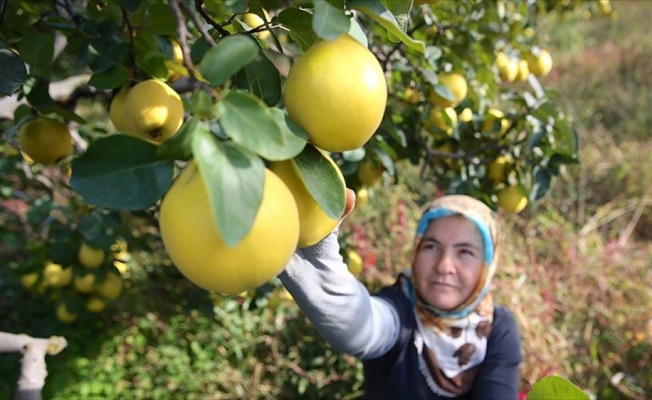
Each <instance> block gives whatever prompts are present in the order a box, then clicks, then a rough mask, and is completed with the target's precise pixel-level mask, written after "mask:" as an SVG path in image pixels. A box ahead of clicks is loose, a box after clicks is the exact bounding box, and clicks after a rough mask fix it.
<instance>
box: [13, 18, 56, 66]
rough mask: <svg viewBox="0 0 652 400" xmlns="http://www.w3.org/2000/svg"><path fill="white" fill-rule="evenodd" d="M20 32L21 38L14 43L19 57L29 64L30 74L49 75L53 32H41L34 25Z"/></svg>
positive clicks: (52, 51)
mask: <svg viewBox="0 0 652 400" xmlns="http://www.w3.org/2000/svg"><path fill="white" fill-rule="evenodd" d="M22 33H23V38H22V40H21V41H20V42H18V43H16V47H17V48H18V54H20V58H22V59H23V61H25V64H27V65H29V67H30V71H29V72H30V74H33V75H39V76H44V77H49V76H50V74H51V73H52V69H51V68H50V64H51V63H52V58H53V57H54V32H53V31H48V32H41V31H39V30H37V29H36V27H29V28H28V29H26V30H25V31H24V32H22Z"/></svg>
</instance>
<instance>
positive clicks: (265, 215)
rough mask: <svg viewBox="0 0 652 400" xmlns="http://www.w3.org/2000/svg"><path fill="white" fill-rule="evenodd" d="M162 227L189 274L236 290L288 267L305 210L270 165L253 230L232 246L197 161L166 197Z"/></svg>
mask: <svg viewBox="0 0 652 400" xmlns="http://www.w3.org/2000/svg"><path fill="white" fill-rule="evenodd" d="M221 201H239V200H238V199H232V198H231V199H222V200H221ZM159 227H160V231H161V237H162V239H163V244H164V246H165V249H166V251H167V253H168V254H169V256H170V258H171V259H172V262H173V263H174V264H175V265H176V267H177V269H178V270H179V271H180V272H181V273H182V274H183V275H184V276H185V277H186V278H188V280H190V281H191V282H193V283H194V284H195V285H197V286H199V287H201V288H203V289H206V290H209V291H214V292H218V293H225V294H232V295H236V294H238V293H242V292H244V291H246V290H248V289H254V288H256V287H258V286H260V285H262V284H263V283H265V282H267V281H268V280H270V279H271V278H273V277H274V276H276V275H277V274H278V273H280V272H281V271H282V270H283V268H285V265H286V264H287V262H288V261H289V260H290V257H291V256H292V254H293V253H294V251H295V250H296V247H297V242H298V240H299V213H298V211H297V206H296V203H295V201H294V198H293V197H292V193H291V192H290V190H289V189H288V188H287V186H286V185H285V184H284V183H283V181H282V180H281V179H280V178H279V177H278V176H276V174H274V173H273V172H271V171H270V170H269V169H265V181H264V189H263V198H262V201H261V204H260V206H259V209H258V213H257V214H256V217H255V219H254V222H253V225H252V226H251V230H250V231H249V233H247V235H246V236H245V237H244V238H243V239H242V240H241V241H240V242H238V243H237V244H236V245H235V246H234V247H229V246H228V245H227V244H226V242H225V241H224V238H223V235H222V234H221V233H220V231H219V229H218V227H217V224H216V222H215V219H214V218H213V214H212V211H211V204H210V202H209V197H208V193H207V190H206V187H205V186H204V181H203V179H202V177H201V174H200V172H199V169H198V167H197V165H196V163H195V162H194V161H193V162H191V163H190V164H188V165H187V166H186V168H184V170H183V171H182V172H181V174H179V176H178V177H177V179H176V180H175V181H174V183H173V184H172V187H171V188H170V190H169V191H168V192H167V194H166V195H165V197H164V198H163V201H162V202H161V212H160V218H159Z"/></svg>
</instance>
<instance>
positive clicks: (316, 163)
mask: <svg viewBox="0 0 652 400" xmlns="http://www.w3.org/2000/svg"><path fill="white" fill-rule="evenodd" d="M292 162H293V164H294V168H295V169H296V170H297V172H298V173H299V176H300V177H301V180H303V183H304V184H305V185H306V189H308V192H309V193H310V195H312V197H313V198H314V199H315V201H316V202H317V203H318V204H319V206H320V207H321V208H322V209H323V210H324V212H325V213H326V215H328V216H329V217H331V218H335V219H337V218H340V217H341V216H342V214H343V213H344V207H345V205H346V188H345V187H344V186H345V185H343V184H342V180H341V179H340V176H339V174H338V173H337V171H336V170H335V168H334V167H333V165H332V164H331V163H330V162H329V161H328V160H327V159H326V158H325V157H324V155H323V154H322V153H321V152H320V151H319V150H317V148H315V146H313V145H311V144H308V145H306V147H305V148H304V149H303V151H302V152H301V153H300V154H299V155H297V156H296V157H294V158H293V159H292Z"/></svg>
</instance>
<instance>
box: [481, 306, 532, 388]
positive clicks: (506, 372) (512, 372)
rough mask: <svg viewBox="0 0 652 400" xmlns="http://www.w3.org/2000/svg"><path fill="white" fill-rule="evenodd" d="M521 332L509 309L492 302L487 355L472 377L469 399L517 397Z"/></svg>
mask: <svg viewBox="0 0 652 400" xmlns="http://www.w3.org/2000/svg"><path fill="white" fill-rule="evenodd" d="M520 363H521V335H520V332H519V330H518V325H517V324H516V320H515V319H514V316H513V315H512V313H511V312H510V311H509V310H507V309H506V308H503V307H499V306H496V308H495V310H494V323H493V326H492V329H491V334H490V335H489V340H488V343H487V356H486V357H485V361H484V362H483V363H482V367H480V371H479V372H478V376H477V377H476V381H475V385H474V390H473V396H472V398H473V399H501V400H502V399H504V400H510V399H513V400H516V399H518V385H519V364H520Z"/></svg>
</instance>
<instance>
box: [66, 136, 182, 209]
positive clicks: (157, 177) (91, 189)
mask: <svg viewBox="0 0 652 400" xmlns="http://www.w3.org/2000/svg"><path fill="white" fill-rule="evenodd" d="M156 150H157V146H156V145H154V144H152V143H149V142H147V141H144V140H142V139H138V138H136V137H133V136H129V135H110V136H107V137H104V138H100V139H97V140H95V141H94V142H92V143H91V145H90V146H89V147H88V149H87V150H86V152H85V153H84V154H82V155H81V156H80V157H78V158H76V159H74V160H73V161H72V176H71V178H70V185H71V186H72V188H73V189H74V190H75V191H76V192H77V193H79V194H80V195H81V196H82V197H83V198H84V200H85V201H87V202H88V203H90V204H94V205H97V206H100V207H104V208H108V209H113V210H121V211H133V210H143V209H146V208H149V207H151V206H153V205H154V204H155V203H156V202H157V201H158V200H159V199H160V198H161V197H162V196H163V194H164V193H165V192H166V191H167V190H168V188H169V187H170V184H171V183H172V173H173V162H172V161H170V160H161V159H159V158H157V156H156Z"/></svg>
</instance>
